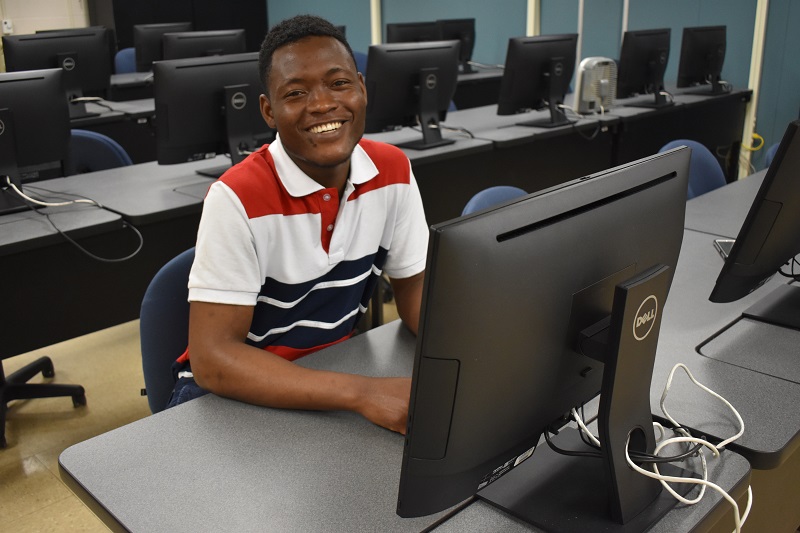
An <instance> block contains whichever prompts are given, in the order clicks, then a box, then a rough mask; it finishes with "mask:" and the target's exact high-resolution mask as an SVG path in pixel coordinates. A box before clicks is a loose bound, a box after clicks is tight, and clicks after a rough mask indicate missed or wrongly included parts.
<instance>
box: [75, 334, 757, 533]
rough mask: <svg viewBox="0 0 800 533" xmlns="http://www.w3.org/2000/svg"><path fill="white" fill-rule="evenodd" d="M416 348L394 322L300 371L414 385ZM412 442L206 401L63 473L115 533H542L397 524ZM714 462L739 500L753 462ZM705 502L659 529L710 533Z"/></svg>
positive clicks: (458, 515)
mask: <svg viewBox="0 0 800 533" xmlns="http://www.w3.org/2000/svg"><path fill="white" fill-rule="evenodd" d="M415 342H416V341H415V338H414V336H413V335H412V334H411V333H409V332H408V330H407V329H406V328H405V327H404V326H403V325H401V322H400V321H395V322H392V323H390V324H387V325H384V326H381V327H379V328H376V329H372V330H369V331H368V332H366V333H364V334H362V335H359V336H357V337H354V338H353V339H350V340H348V341H347V342H345V343H342V344H339V345H336V346H333V347H331V348H328V349H326V350H323V351H321V352H318V353H316V354H313V355H310V356H307V357H305V358H303V359H301V360H299V361H298V364H301V365H303V366H307V367H310V368H325V369H329V370H335V371H343V372H354V373H359V374H365V375H376V376H396V375H406V376H407V375H410V373H411V367H412V364H413V357H414V346H415ZM403 440H404V439H403V437H402V436H401V435H399V434H396V433H392V432H390V431H388V430H385V429H382V428H379V427H377V426H375V425H373V424H372V423H370V422H368V421H367V420H366V419H364V418H362V417H360V416H359V415H356V414H353V413H348V412H313V411H298V410H281V409H270V408H264V407H256V406H252V405H247V404H244V403H240V402H236V401H233V400H228V399H223V398H220V397H217V396H214V395H206V396H204V397H201V398H199V399H197V400H194V401H191V402H188V403H186V404H182V405H180V406H178V407H176V408H173V409H169V410H166V411H162V412H161V413H158V414H156V415H153V416H151V417H148V418H146V419H142V420H139V421H137V422H134V423H133V424H129V425H127V426H124V427H122V428H119V429H116V430H113V431H111V432H108V433H105V434H103V435H100V436H98V437H95V438H93V439H90V440H88V441H85V442H82V443H79V444H77V445H74V446H72V447H70V448H68V449H66V450H65V451H64V452H63V453H62V454H61V456H60V459H59V470H60V474H61V478H62V479H63V480H64V482H65V483H66V484H67V485H68V486H69V487H70V488H71V489H72V490H73V491H74V492H75V493H76V494H77V495H78V496H79V497H80V498H81V499H82V500H83V501H84V502H85V503H86V504H87V505H88V506H89V507H90V508H91V509H92V510H93V511H94V512H95V513H96V514H97V515H98V516H99V517H100V518H101V519H102V520H103V521H104V522H105V523H106V525H108V526H109V527H110V528H111V529H112V530H115V531H122V530H126V531H175V532H177V531H201V530H202V531H282V532H283V531H348V532H359V531H370V532H372V531H422V530H425V529H426V528H428V527H430V526H432V525H433V524H434V523H436V522H437V521H441V523H440V524H439V528H440V529H439V528H436V529H434V531H438V530H441V531H460V532H464V531H505V530H512V531H513V530H519V531H535V529H533V528H531V527H529V526H527V525H524V524H522V523H521V522H518V521H517V520H516V519H514V518H512V517H511V516H509V515H507V514H505V513H504V512H501V511H499V510H496V509H494V508H492V507H490V506H488V505H486V504H483V503H481V502H477V501H474V502H468V505H467V507H466V509H462V508H454V509H451V510H450V513H449V514H448V513H446V512H440V513H438V514H435V515H432V516H427V517H421V518H410V519H409V518H400V517H398V516H397V515H396V514H395V508H396V500H397V487H398V482H399V478H400V465H401V460H402V453H403ZM533 457H534V458H536V457H537V456H536V454H535V453H534V456H533ZM711 463H712V464H711V477H712V479H714V480H715V482H718V483H720V484H721V485H722V486H723V487H725V488H726V489H727V490H734V494H736V495H737V497H741V495H742V494H743V492H744V491H745V490H746V486H747V482H748V478H749V465H748V464H747V462H746V461H745V460H744V459H743V458H742V457H741V456H739V455H737V454H735V453H733V452H728V453H725V454H724V455H723V457H722V460H721V461H719V462H715V461H712V462H711ZM706 498H707V499H706V500H704V501H703V502H702V503H701V504H700V505H699V506H693V507H684V506H680V505H679V506H676V507H675V508H674V509H673V510H672V511H671V512H670V513H668V514H667V515H666V516H665V517H664V518H663V519H662V520H661V521H660V522H659V523H657V524H656V525H655V527H654V528H653V529H652V530H651V531H663V532H674V531H689V530H692V529H694V528H695V527H696V526H697V527H699V529H700V530H705V529H706V528H707V527H710V525H713V524H714V523H715V522H717V521H718V520H719V518H720V515H724V514H726V513H728V512H729V507H728V504H727V503H725V502H724V501H721V498H720V496H718V495H717V494H716V493H709V494H708V495H707V496H706ZM453 513H455V514H453ZM568 518H569V517H565V520H568ZM706 522H707V523H706ZM701 523H702V524H701ZM487 524H491V526H492V527H489V528H488V529H487ZM698 524H701V525H699V526H698ZM726 524H727V522H726ZM730 524H732V521H731V522H730Z"/></svg>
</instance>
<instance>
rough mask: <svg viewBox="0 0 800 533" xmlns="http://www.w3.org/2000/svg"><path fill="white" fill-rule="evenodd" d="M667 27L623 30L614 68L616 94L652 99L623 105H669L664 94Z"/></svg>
mask: <svg viewBox="0 0 800 533" xmlns="http://www.w3.org/2000/svg"><path fill="white" fill-rule="evenodd" d="M669 39H670V29H669V28H663V29H655V30H637V31H626V32H625V34H624V35H623V36H622V47H621V49H620V52H619V65H618V68H617V97H618V98H628V97H630V96H635V95H637V94H652V95H653V97H654V100H653V101H652V102H641V103H630V104H625V105H629V106H634V107H666V106H669V105H672V102H671V101H670V100H668V99H667V96H666V94H664V72H666V70H667V63H668V62H669Z"/></svg>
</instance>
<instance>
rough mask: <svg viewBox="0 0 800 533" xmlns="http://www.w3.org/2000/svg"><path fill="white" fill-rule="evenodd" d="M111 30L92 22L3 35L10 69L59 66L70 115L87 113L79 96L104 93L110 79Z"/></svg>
mask: <svg viewBox="0 0 800 533" xmlns="http://www.w3.org/2000/svg"><path fill="white" fill-rule="evenodd" d="M109 40H110V34H109V30H108V29H107V28H103V27H99V26H93V27H91V28H83V29H76V30H68V31H50V32H43V33H36V34H31V35H6V36H3V53H4V55H5V60H6V69H7V70H8V71H9V72H18V71H23V70H41V69H49V68H61V69H63V70H64V87H65V90H66V91H67V95H68V96H69V99H70V100H71V101H74V102H73V104H72V105H71V106H70V114H71V116H72V117H73V118H78V117H83V116H87V115H90V113H87V112H86V109H85V105H83V104H82V102H81V100H79V98H81V97H84V96H93V97H98V96H99V97H105V96H106V94H107V91H108V87H109V84H110V81H111V57H110V45H109Z"/></svg>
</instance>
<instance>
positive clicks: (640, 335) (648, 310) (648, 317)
mask: <svg viewBox="0 0 800 533" xmlns="http://www.w3.org/2000/svg"><path fill="white" fill-rule="evenodd" d="M657 314H658V300H656V297H655V296H653V295H652V294H651V295H650V296H648V297H647V298H645V299H644V301H643V302H642V304H641V305H640V306H639V309H638V310H637V311H636V315H635V316H634V317H633V337H634V338H635V339H636V340H637V341H642V340H644V339H645V338H646V337H647V336H648V335H649V334H650V331H651V330H652V329H653V325H654V324H655V323H656V316H657Z"/></svg>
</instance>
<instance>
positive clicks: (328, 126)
mask: <svg viewBox="0 0 800 533" xmlns="http://www.w3.org/2000/svg"><path fill="white" fill-rule="evenodd" d="M342 124H344V122H342V121H340V120H335V121H333V122H326V123H325V124H317V125H316V126H311V127H310V128H308V131H310V132H311V133H330V132H333V131H336V130H338V129H339V128H341V127H342Z"/></svg>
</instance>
